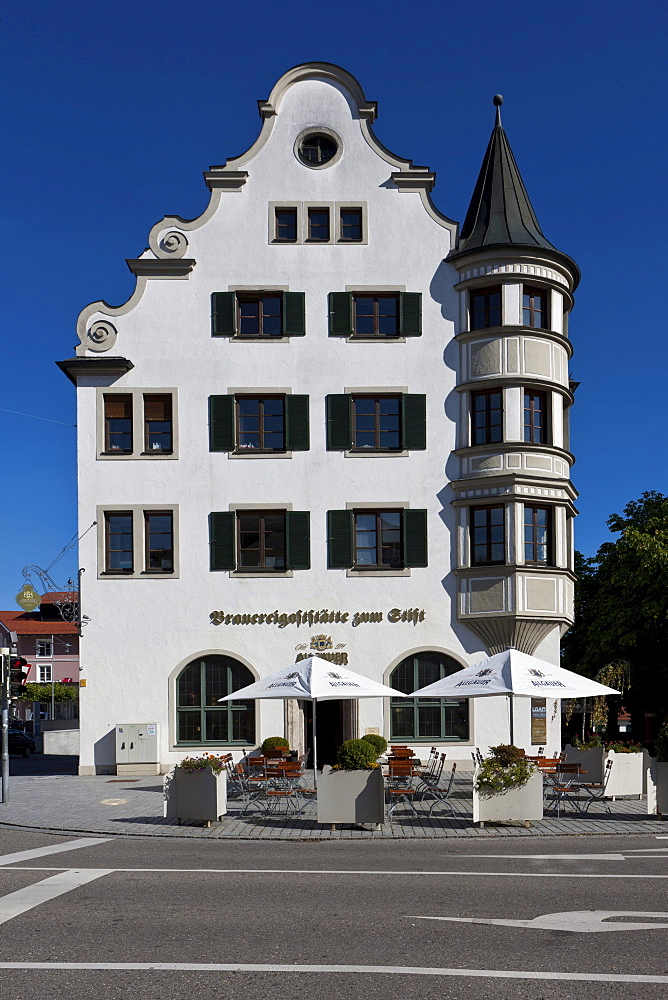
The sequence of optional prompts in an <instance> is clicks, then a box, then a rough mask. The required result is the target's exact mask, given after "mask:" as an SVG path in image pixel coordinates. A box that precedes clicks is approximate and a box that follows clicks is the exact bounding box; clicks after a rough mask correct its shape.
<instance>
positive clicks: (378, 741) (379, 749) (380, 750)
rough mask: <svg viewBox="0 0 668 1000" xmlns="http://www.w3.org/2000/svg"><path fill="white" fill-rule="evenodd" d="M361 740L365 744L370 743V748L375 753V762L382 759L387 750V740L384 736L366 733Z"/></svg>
mask: <svg viewBox="0 0 668 1000" xmlns="http://www.w3.org/2000/svg"><path fill="white" fill-rule="evenodd" d="M362 739H363V740H364V742H365V743H370V744H371V746H372V747H373V748H374V750H375V751H376V760H377V759H378V758H379V757H382V756H383V754H384V753H385V751H386V750H387V740H386V739H385V737H384V736H380V734H379V733H367V734H366V736H363V737H362Z"/></svg>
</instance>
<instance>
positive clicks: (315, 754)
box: [313, 698, 318, 800]
mask: <svg viewBox="0 0 668 1000" xmlns="http://www.w3.org/2000/svg"><path fill="white" fill-rule="evenodd" d="M317 714H318V700H317V698H314V699H313V787H314V788H315V797H316V800H317V798H318V738H317V735H316V721H315V720H316V715H317Z"/></svg>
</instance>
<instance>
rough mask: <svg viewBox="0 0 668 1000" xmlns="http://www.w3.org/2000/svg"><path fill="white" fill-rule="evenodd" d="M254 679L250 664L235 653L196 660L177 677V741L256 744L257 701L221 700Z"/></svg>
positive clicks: (202, 743) (185, 743)
mask: <svg viewBox="0 0 668 1000" xmlns="http://www.w3.org/2000/svg"><path fill="white" fill-rule="evenodd" d="M254 681H255V677H253V675H252V673H251V672H250V670H249V669H248V667H245V666H244V665H243V663H239V661H238V660H235V659H234V658H233V657H231V656H223V655H218V654H207V655H206V656H202V657H198V658H197V659H195V660H192V661H191V662H190V663H189V664H188V665H187V667H185V668H184V669H183V670H182V671H181V673H180V674H179V675H178V677H177V678H176V742H177V744H178V745H180V746H208V745H212V746H213V745H215V746H218V745H220V744H226V745H227V744H235V743H236V744H238V745H243V746H249V745H250V746H254V745H255V702H254V701H225V702H223V703H222V704H219V702H218V699H219V698H223V697H225V695H228V694H232V693H233V692H234V691H238V690H239V689H240V688H243V687H246V685H248V684H253V682H254Z"/></svg>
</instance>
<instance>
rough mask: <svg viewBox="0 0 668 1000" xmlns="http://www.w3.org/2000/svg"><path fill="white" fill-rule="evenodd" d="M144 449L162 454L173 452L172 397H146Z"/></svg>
mask: <svg viewBox="0 0 668 1000" xmlns="http://www.w3.org/2000/svg"><path fill="white" fill-rule="evenodd" d="M144 449H145V451H147V452H152V453H155V452H161V453H162V454H168V453H170V452H171V451H172V397H171V395H155V396H154V395H146V396H144Z"/></svg>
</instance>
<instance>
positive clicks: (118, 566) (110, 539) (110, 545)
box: [105, 511, 134, 573]
mask: <svg viewBox="0 0 668 1000" xmlns="http://www.w3.org/2000/svg"><path fill="white" fill-rule="evenodd" d="M105 535H106V539H105V542H106V560H105V567H106V571H107V573H132V571H133V569H134V560H133V546H132V513H131V512H129V511H128V512H123V513H114V514H107V515H105Z"/></svg>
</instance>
